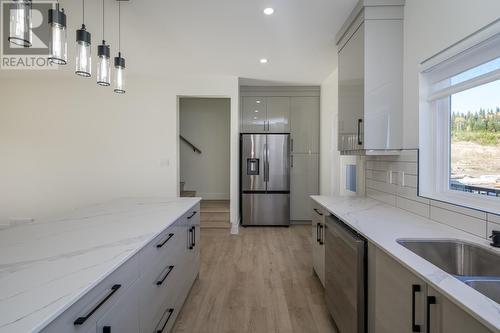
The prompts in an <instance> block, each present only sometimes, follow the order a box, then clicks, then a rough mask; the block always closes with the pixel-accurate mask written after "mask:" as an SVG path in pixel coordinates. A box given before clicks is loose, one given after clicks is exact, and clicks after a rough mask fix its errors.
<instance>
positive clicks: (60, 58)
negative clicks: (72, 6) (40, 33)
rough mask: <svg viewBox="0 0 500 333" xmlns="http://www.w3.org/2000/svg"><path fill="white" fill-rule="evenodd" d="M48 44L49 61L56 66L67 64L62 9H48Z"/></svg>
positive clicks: (57, 5)
mask: <svg viewBox="0 0 500 333" xmlns="http://www.w3.org/2000/svg"><path fill="white" fill-rule="evenodd" d="M49 26H50V37H51V38H50V43H49V61H50V62H51V63H53V64H57V65H66V64H67V63H68V38H67V31H66V14H65V13H64V9H61V10H59V4H56V9H49Z"/></svg>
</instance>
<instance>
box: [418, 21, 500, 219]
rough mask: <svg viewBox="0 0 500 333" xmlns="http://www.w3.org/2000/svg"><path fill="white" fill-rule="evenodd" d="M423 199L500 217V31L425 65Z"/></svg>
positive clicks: (474, 37) (422, 89) (464, 43)
mask: <svg viewBox="0 0 500 333" xmlns="http://www.w3.org/2000/svg"><path fill="white" fill-rule="evenodd" d="M420 95H421V103H420V161H419V195H421V196H424V197H428V198H431V199H435V200H440V201H445V202H450V203H454V204H457V205H461V206H465V207H471V208H475V209H480V210H483V211H487V212H493V213H497V214H498V213H500V26H499V25H497V26H490V27H487V28H485V29H483V30H481V31H480V32H479V33H477V34H475V35H472V36H471V37H469V38H467V39H466V40H464V41H462V42H461V43H458V44H456V45H454V46H453V47H451V48H449V49H447V50H445V51H443V52H441V53H439V54H438V55H436V56H435V57H433V58H431V59H429V60H428V61H426V62H424V63H423V70H422V72H421V75H420Z"/></svg>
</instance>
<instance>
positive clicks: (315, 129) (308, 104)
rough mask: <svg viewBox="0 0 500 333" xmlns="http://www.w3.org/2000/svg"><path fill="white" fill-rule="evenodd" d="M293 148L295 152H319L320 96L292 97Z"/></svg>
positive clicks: (291, 124)
mask: <svg viewBox="0 0 500 333" xmlns="http://www.w3.org/2000/svg"><path fill="white" fill-rule="evenodd" d="M290 103H291V105H290V117H291V121H290V126H291V140H292V142H291V149H292V152H294V153H318V152H319V97H291V99H290Z"/></svg>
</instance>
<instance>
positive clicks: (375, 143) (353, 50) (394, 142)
mask: <svg viewBox="0 0 500 333" xmlns="http://www.w3.org/2000/svg"><path fill="white" fill-rule="evenodd" d="M403 18H404V0H392V1H390V2H386V3H384V4H381V3H380V2H379V1H378V2H377V1H374V0H364V1H363V2H362V5H359V6H356V8H355V9H354V11H353V12H352V13H351V15H350V17H349V19H348V20H347V21H346V23H345V24H344V26H343V27H342V28H341V30H340V31H339V33H338V34H337V47H338V59H339V64H338V68H339V102H338V105H339V115H338V117H339V121H338V128H339V134H338V135H339V140H338V145H339V150H340V151H341V152H343V153H349V152H352V153H354V154H360V153H361V154H362V153H366V154H376V152H377V151H379V150H385V151H397V150H401V149H402V146H403V130H402V124H403V122H402V121H403V27H404V22H403Z"/></svg>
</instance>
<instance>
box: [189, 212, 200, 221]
mask: <svg viewBox="0 0 500 333" xmlns="http://www.w3.org/2000/svg"><path fill="white" fill-rule="evenodd" d="M196 213H198V212H197V211H194V212H193V214H191V216H188V220H191V219H192V218H193V217H194V216H195V215H196Z"/></svg>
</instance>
